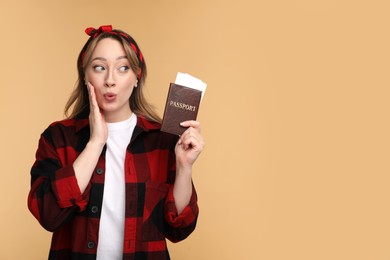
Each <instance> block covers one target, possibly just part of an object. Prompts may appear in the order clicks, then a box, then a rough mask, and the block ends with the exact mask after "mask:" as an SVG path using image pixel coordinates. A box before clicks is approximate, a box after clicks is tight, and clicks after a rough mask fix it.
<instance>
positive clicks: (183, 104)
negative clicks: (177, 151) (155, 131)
mask: <svg viewBox="0 0 390 260" xmlns="http://www.w3.org/2000/svg"><path fill="white" fill-rule="evenodd" d="M201 97H202V91H200V90H197V89H192V88H188V87H185V86H181V85H178V84H175V83H171V84H170V86H169V91H168V96H167V102H166V104H165V110H164V115H163V120H162V125H161V131H164V132H167V133H171V134H175V135H181V134H182V133H183V132H184V131H185V130H186V129H187V128H186V127H182V126H180V123H181V122H183V121H187V120H196V117H197V115H198V110H199V104H200V99H201Z"/></svg>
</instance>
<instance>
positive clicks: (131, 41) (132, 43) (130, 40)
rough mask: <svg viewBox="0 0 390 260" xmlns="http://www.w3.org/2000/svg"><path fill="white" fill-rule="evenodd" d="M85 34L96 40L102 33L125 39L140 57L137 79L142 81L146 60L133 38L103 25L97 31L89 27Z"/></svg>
mask: <svg viewBox="0 0 390 260" xmlns="http://www.w3.org/2000/svg"><path fill="white" fill-rule="evenodd" d="M85 33H86V34H88V35H89V36H91V37H93V38H96V37H97V36H99V35H100V34H101V33H110V34H116V35H118V36H120V37H122V38H124V39H125V40H126V41H127V42H128V43H129V44H130V46H131V48H132V49H133V51H134V52H135V54H136V55H137V57H138V60H139V63H140V66H139V67H140V72H139V73H138V75H137V78H138V79H141V75H142V67H143V66H142V64H144V58H143V56H142V52H141V50H140V49H139V48H138V46H137V44H136V43H135V41H134V39H133V38H131V36H130V35H127V34H126V33H124V32H121V31H117V30H112V25H102V26H100V27H99V28H98V29H95V28H93V27H88V28H87V29H85Z"/></svg>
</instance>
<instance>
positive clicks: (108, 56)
mask: <svg viewBox="0 0 390 260" xmlns="http://www.w3.org/2000/svg"><path fill="white" fill-rule="evenodd" d="M85 80H86V82H90V83H91V84H92V86H93V87H94V88H95V93H96V100H97V103H98V105H99V107H100V109H101V110H102V111H103V112H104V114H105V118H106V121H107V122H119V121H124V120H126V119H128V118H129V117H130V115H131V113H132V112H131V110H130V106H129V98H130V95H131V93H132V92H133V88H134V87H135V86H136V85H137V76H136V75H135V73H134V72H133V71H132V70H131V68H130V62H129V60H128V59H127V56H126V53H125V51H124V49H123V46H122V44H121V43H119V42H118V41H117V40H114V39H111V38H105V39H102V40H100V41H99V43H98V44H97V45H96V48H95V50H94V51H93V53H92V56H91V61H90V63H89V64H88V66H87V67H86V71H85Z"/></svg>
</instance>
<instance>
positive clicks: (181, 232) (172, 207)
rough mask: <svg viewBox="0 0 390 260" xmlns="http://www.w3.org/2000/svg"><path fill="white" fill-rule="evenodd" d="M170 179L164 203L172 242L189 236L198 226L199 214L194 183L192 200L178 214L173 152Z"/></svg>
mask: <svg viewBox="0 0 390 260" xmlns="http://www.w3.org/2000/svg"><path fill="white" fill-rule="evenodd" d="M168 166H169V168H170V169H169V174H168V175H169V178H168V179H169V180H170V183H171V185H170V187H169V189H168V194H167V196H166V199H165V204H164V217H165V221H166V223H167V231H168V232H167V234H166V236H167V238H168V239H169V240H170V241H172V242H178V241H181V240H183V239H185V238H186V237H188V236H189V235H190V234H191V233H192V232H193V231H194V230H195V227H196V222H197V219H198V215H199V207H198V198H197V194H196V190H195V187H194V185H192V195H191V199H190V202H189V203H188V205H187V206H186V207H185V208H184V209H183V211H182V212H181V213H180V214H178V212H177V209H176V204H175V198H174V196H173V188H174V179H175V176H176V158H175V153H174V152H172V153H171V155H170V159H169V163H168Z"/></svg>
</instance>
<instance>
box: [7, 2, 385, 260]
mask: <svg viewBox="0 0 390 260" xmlns="http://www.w3.org/2000/svg"><path fill="white" fill-rule="evenodd" d="M389 11H390V3H389V1H385V0H371V1H359V0H357V1H356V0H350V1H348V0H318V1H310V0H290V1H289V0H275V1H266V0H240V1H238V0H234V1H225V0H223V1H222V0H220V1H212V0H211V1H210V0H201V1H200V0H192V1H179V0H175V1H162V0H156V1H151V0H147V1H128V0H126V1H125V0H123V1H119V0H118V1H90V0H83V1H75V0H69V1H49V0H41V1H38V0H37V1H29V0H19V1H17V0H15V1H2V2H1V7H0V25H1V42H0V46H1V48H0V62H1V69H0V75H1V77H0V78H1V95H0V97H1V101H0V113H1V115H0V116H1V148H2V149H1V150H0V153H1V154H0V158H1V166H2V175H1V182H0V192H1V194H0V197H1V198H2V200H1V204H0V205H1V206H0V210H1V222H0V230H1V235H0V245H1V249H0V259H7V260H8V259H46V257H47V252H48V248H49V240H50V234H49V233H48V232H46V231H44V230H43V228H41V227H40V226H39V224H38V222H37V221H36V220H35V219H34V218H33V217H32V215H31V214H30V213H29V212H28V210H27V205H26V200H27V193H28V190H29V182H30V178H29V170H30V167H31V165H32V163H33V161H34V153H35V149H36V146H37V142H38V138H39V135H40V133H41V132H42V131H43V130H44V129H45V128H46V126H47V125H48V124H49V123H51V122H52V121H54V120H58V119H61V118H62V117H63V114H62V111H63V107H64V105H65V102H66V100H67V97H68V95H69V94H70V92H71V90H72V89H73V86H74V83H75V80H76V66H75V64H76V57H77V54H78V52H79V50H80V49H81V47H82V45H83V44H84V43H85V41H86V40H87V36H86V35H85V34H84V33H83V30H84V29H85V27H87V26H99V25H101V24H113V25H114V26H115V27H117V28H121V29H124V30H125V31H128V32H129V33H130V34H132V35H133V36H134V37H135V39H136V40H137V41H138V42H139V44H140V46H141V49H142V50H143V52H144V55H145V57H146V61H147V64H148V66H149V78H148V81H147V87H148V95H149V97H150V99H151V100H152V101H153V102H154V103H155V104H156V106H157V107H158V108H159V111H160V112H161V113H162V110H163V105H164V101H165V96H166V92H167V88H168V84H169V82H171V81H173V80H174V78H175V76H176V73H177V72H178V71H181V72H188V73H190V74H193V75H194V76H197V77H199V78H201V79H202V80H204V81H205V82H207V83H208V90H207V92H206V95H205V98H204V100H203V103H202V107H201V110H200V114H199V120H200V121H201V122H202V126H203V129H202V131H203V135H204V137H205V139H206V142H207V146H206V150H205V151H204V153H203V154H202V156H201V157H200V159H199V161H198V162H197V165H196V167H195V173H194V181H195V183H196V187H197V190H198V193H199V204H200V208H201V213H200V217H199V222H198V227H197V229H196V231H195V232H194V233H193V234H192V235H191V236H190V237H189V238H188V239H187V240H185V241H183V242H182V243H179V244H169V246H170V251H171V255H172V258H173V259H189V260H199V259H223V260H230V259H264V260H282V259H283V260H285V259H299V260H306V259H307V260H309V259H310V260H312V259H318V260H320V259H354V260H359V259H383V260H385V259H387V260H388V259H390V210H389V196H390V189H389V183H390V176H389V170H390V165H389V156H390V138H389V130H390V124H389V109H390V107H389V102H388V99H389V94H390V90H389V85H390V80H389V71H390V52H389V46H390V36H389V35H390V32H389V22H390V16H389Z"/></svg>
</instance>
